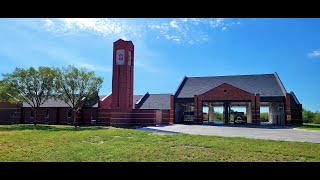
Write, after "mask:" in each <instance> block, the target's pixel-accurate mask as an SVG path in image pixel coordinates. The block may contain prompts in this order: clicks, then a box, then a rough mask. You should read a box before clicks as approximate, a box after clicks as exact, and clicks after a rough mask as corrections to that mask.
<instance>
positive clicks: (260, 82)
mask: <svg viewBox="0 0 320 180" xmlns="http://www.w3.org/2000/svg"><path fill="white" fill-rule="evenodd" d="M223 83H227V84H230V85H232V86H235V87H237V88H239V89H242V90H244V91H247V92H249V93H252V94H254V93H260V96H285V94H283V89H284V88H283V86H282V84H281V83H279V81H278V80H277V77H276V75H275V74H256V75H236V76H209V77H186V80H185V81H183V83H182V84H181V85H180V87H179V88H178V91H177V92H176V94H175V97H176V98H193V97H194V95H200V94H203V93H205V92H207V91H209V90H210V89H213V88H215V87H217V86H219V85H221V84H223Z"/></svg>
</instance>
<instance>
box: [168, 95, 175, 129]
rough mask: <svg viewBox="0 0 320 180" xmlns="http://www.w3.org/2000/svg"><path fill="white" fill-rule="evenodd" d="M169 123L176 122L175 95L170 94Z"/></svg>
mask: <svg viewBox="0 0 320 180" xmlns="http://www.w3.org/2000/svg"><path fill="white" fill-rule="evenodd" d="M169 113H170V114H169V124H173V123H174V97H173V95H170V111H169Z"/></svg>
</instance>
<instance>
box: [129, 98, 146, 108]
mask: <svg viewBox="0 0 320 180" xmlns="http://www.w3.org/2000/svg"><path fill="white" fill-rule="evenodd" d="M142 96H143V95H133V106H132V107H133V109H134V107H135V104H136V103H137V102H138V101H139V100H140V98H142Z"/></svg>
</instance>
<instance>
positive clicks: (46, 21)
mask: <svg viewBox="0 0 320 180" xmlns="http://www.w3.org/2000/svg"><path fill="white" fill-rule="evenodd" d="M52 24H53V22H52V21H51V20H50V19H46V20H45V26H47V27H50V26H51V25H52Z"/></svg>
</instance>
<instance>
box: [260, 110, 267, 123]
mask: <svg viewBox="0 0 320 180" xmlns="http://www.w3.org/2000/svg"><path fill="white" fill-rule="evenodd" d="M260 121H261V122H268V121H269V119H268V113H267V112H263V113H260Z"/></svg>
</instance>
